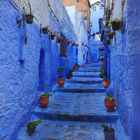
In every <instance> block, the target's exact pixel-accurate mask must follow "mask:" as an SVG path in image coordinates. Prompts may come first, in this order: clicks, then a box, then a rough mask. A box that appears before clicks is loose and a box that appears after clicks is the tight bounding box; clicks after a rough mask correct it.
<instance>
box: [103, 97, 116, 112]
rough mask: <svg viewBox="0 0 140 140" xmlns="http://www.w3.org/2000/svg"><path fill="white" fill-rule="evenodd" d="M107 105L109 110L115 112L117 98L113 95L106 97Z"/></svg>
mask: <svg viewBox="0 0 140 140" xmlns="http://www.w3.org/2000/svg"><path fill="white" fill-rule="evenodd" d="M104 103H105V107H106V108H107V111H108V112H113V111H114V108H115V100H114V98H113V96H108V97H106V98H105V101H104Z"/></svg>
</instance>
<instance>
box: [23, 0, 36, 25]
mask: <svg viewBox="0 0 140 140" xmlns="http://www.w3.org/2000/svg"><path fill="white" fill-rule="evenodd" d="M28 5H29V10H30V13H29V14H25V19H26V23H28V24H32V23H33V18H34V16H33V15H32V10H31V4H30V2H29V0H28Z"/></svg>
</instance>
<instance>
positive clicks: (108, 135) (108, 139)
mask: <svg viewBox="0 0 140 140" xmlns="http://www.w3.org/2000/svg"><path fill="white" fill-rule="evenodd" d="M104 136H105V140H115V132H114V131H113V132H104Z"/></svg>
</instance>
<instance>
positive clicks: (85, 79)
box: [66, 77, 103, 84]
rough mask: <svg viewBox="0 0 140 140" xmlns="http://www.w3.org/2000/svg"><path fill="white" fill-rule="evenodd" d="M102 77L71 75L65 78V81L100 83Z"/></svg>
mask: <svg viewBox="0 0 140 140" xmlns="http://www.w3.org/2000/svg"><path fill="white" fill-rule="evenodd" d="M102 81H103V79H101V78H98V77H94V78H91V77H72V78H71V79H70V80H66V82H67V83H80V84H101V83H102Z"/></svg>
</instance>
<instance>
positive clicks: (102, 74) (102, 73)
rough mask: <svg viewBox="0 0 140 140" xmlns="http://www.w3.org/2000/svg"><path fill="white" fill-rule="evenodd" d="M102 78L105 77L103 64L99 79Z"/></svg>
mask: <svg viewBox="0 0 140 140" xmlns="http://www.w3.org/2000/svg"><path fill="white" fill-rule="evenodd" d="M104 76H105V71H104V63H102V66H101V73H100V77H101V78H104Z"/></svg>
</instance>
